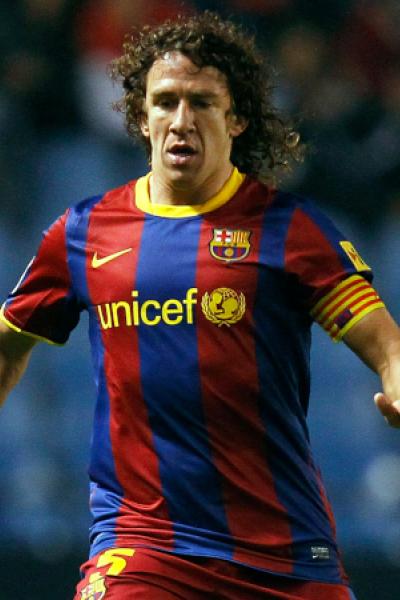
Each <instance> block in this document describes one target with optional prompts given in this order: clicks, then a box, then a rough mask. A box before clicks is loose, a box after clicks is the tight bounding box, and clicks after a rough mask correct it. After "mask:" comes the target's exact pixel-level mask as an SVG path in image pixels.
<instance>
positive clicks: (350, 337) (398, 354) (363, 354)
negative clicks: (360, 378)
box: [343, 308, 400, 428]
mask: <svg viewBox="0 0 400 600" xmlns="http://www.w3.org/2000/svg"><path fill="white" fill-rule="evenodd" d="M343 339H344V341H345V342H346V344H347V345H348V346H349V348H351V349H352V350H353V351H354V352H355V353H356V354H357V355H358V356H359V357H360V358H361V360H363V361H364V362H365V363H366V364H367V365H368V366H369V367H370V368H371V369H372V370H373V371H375V372H376V373H378V375H380V377H381V379H382V389H383V391H382V392H379V393H377V394H375V397H374V400H375V404H376V405H377V407H378V409H379V410H380V412H381V414H382V415H383V416H384V417H385V419H386V420H387V422H388V423H389V425H391V426H392V427H399V428H400V329H399V327H398V326H397V324H396V323H395V322H394V320H393V319H392V317H391V316H390V314H389V313H388V311H387V310H386V309H385V308H380V309H378V310H375V311H373V312H372V313H370V314H368V315H367V316H366V317H364V318H363V319H362V320H361V321H359V323H357V324H356V325H354V327H352V328H351V329H350V331H348V332H347V333H346V334H345V336H344V338H343Z"/></svg>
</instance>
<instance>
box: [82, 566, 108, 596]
mask: <svg viewBox="0 0 400 600" xmlns="http://www.w3.org/2000/svg"><path fill="white" fill-rule="evenodd" d="M104 579H105V578H104V577H103V576H102V575H101V573H99V572H96V573H93V574H92V575H91V576H90V579H89V582H90V583H89V585H87V586H86V587H85V588H83V590H82V591H81V598H80V600H102V598H104V596H105V593H106V591H107V589H106V584H105V580H104Z"/></svg>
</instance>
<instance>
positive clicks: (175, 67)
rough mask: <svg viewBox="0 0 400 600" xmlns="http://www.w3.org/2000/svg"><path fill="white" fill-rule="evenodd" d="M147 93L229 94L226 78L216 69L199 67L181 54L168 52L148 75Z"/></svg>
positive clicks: (157, 61) (159, 59) (155, 63)
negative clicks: (199, 91)
mask: <svg viewBox="0 0 400 600" xmlns="http://www.w3.org/2000/svg"><path fill="white" fill-rule="evenodd" d="M146 87H147V93H158V92H162V91H164V90H168V91H174V90H175V89H176V90H177V91H178V90H179V89H181V88H185V89H189V90H194V91H196V90H201V91H204V92H207V91H209V92H210V93H220V94H226V93H228V84H227V80H226V77H225V75H224V74H223V73H221V71H219V70H218V69H216V68H215V67H211V66H205V67H198V66H197V65H195V64H194V63H193V62H192V61H191V60H190V58H188V57H187V56H185V55H184V54H181V53H180V52H167V53H166V54H164V56H163V57H162V58H158V59H157V60H156V61H155V62H154V63H153V65H152V66H151V68H150V70H149V72H148V74H147V86H146Z"/></svg>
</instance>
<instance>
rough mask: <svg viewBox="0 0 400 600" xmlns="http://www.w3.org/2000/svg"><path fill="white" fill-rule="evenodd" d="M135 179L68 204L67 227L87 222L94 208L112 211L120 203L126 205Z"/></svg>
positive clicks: (70, 228)
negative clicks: (70, 204)
mask: <svg viewBox="0 0 400 600" xmlns="http://www.w3.org/2000/svg"><path fill="white" fill-rule="evenodd" d="M136 181H137V180H132V181H129V182H127V183H125V184H123V185H121V186H118V187H116V188H113V189H111V190H108V191H106V192H103V193H100V194H97V195H95V196H90V197H88V198H84V199H83V200H81V201H80V202H78V203H77V204H74V205H72V206H70V207H69V208H68V209H67V211H66V213H65V219H66V226H67V229H68V230H69V231H71V230H73V229H74V228H75V227H77V226H80V225H81V224H82V223H83V222H87V221H88V219H89V218H90V215H91V214H92V212H93V210H94V209H96V211H97V210H105V211H113V210H117V209H118V208H120V207H121V205H122V204H125V205H126V206H128V203H129V199H130V198H131V194H132V190H133V189H134V187H135V185H136Z"/></svg>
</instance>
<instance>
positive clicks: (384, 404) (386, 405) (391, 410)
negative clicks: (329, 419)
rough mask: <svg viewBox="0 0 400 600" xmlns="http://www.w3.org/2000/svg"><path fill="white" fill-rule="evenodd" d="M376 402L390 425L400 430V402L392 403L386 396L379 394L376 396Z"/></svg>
mask: <svg viewBox="0 0 400 600" xmlns="http://www.w3.org/2000/svg"><path fill="white" fill-rule="evenodd" d="M374 401H375V404H376V406H377V408H378V410H379V411H380V413H381V415H382V416H383V417H384V418H385V420H386V422H387V423H388V425H390V426H391V427H397V428H399V429H400V400H395V401H394V402H390V400H389V398H388V397H387V396H386V395H385V394H383V393H382V392H378V393H377V394H375V396H374Z"/></svg>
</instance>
